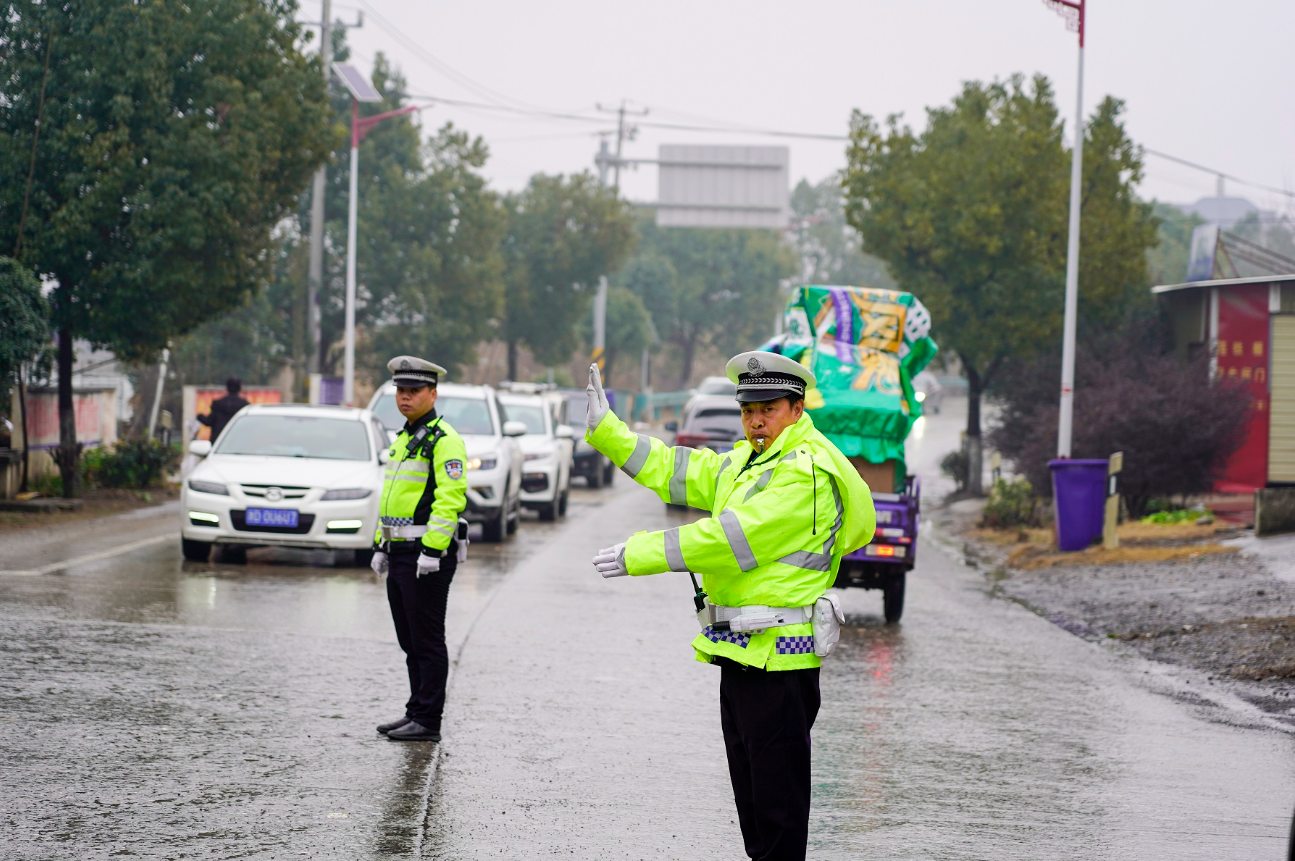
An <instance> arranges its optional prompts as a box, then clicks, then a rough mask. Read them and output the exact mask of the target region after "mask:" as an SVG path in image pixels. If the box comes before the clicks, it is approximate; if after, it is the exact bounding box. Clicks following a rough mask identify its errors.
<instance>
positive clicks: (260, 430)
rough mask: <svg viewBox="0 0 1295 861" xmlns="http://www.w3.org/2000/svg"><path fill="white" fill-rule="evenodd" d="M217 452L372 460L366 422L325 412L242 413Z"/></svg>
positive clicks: (225, 433) (227, 431)
mask: <svg viewBox="0 0 1295 861" xmlns="http://www.w3.org/2000/svg"><path fill="white" fill-rule="evenodd" d="M216 453H217V454H244V455H261V456H267V457H313V458H320V459H322V460H368V459H369V457H370V455H369V434H368V431H366V430H365V428H364V423H363V422H357V421H351V420H348V419H332V418H323V417H321V416H284V415H266V414H259V415H245V416H239V417H238V418H236V419H235V420H234V422H233V423H232V424H231V425H230V426H229V427H227V428H225V432H224V433H222V434H221V435H220V441H219V442H217V444H216Z"/></svg>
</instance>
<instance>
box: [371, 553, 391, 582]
mask: <svg viewBox="0 0 1295 861" xmlns="http://www.w3.org/2000/svg"><path fill="white" fill-rule="evenodd" d="M369 567H370V568H372V569H373V573H374V574H377V575H378V576H379V577H381V576H383V575H384V574H386V573H387V554H385V553H383V552H381V551H378V552H376V553H374V554H373V559H372V560H370V561H369Z"/></svg>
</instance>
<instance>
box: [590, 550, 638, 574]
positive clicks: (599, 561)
mask: <svg viewBox="0 0 1295 861" xmlns="http://www.w3.org/2000/svg"><path fill="white" fill-rule="evenodd" d="M594 567H595V568H597V569H598V573H599V574H601V575H603V577H604V578H607V577H624V576H626V575H627V574H629V573H630V572H629V571H627V570H625V542H623V541H622V542H621V543H620V544H617V545H616V546H615V547H607V548H605V549H603V550H599V551H598V554H597V555H596V556H594Z"/></svg>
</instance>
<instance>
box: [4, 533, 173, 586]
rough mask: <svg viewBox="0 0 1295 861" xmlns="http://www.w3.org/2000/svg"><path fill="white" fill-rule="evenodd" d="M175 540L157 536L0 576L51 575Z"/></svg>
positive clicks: (171, 537)
mask: <svg viewBox="0 0 1295 861" xmlns="http://www.w3.org/2000/svg"><path fill="white" fill-rule="evenodd" d="M174 538H175V536H174V535H155V536H154V537H152V538H145V539H143V540H141V541H132V542H131V543H129V544H122V545H120V546H118V547H112V548H110V549H108V550H100V551H99V552H98V553H91V554H89V555H88V556H78V557H76V558H75V559H67V560H65V561H63V562H51V563H50V564H48V565H42V566H41V567H39V568H31V569H28V570H26V571H4V570H0V576H9V577H40V576H41V575H43V574H49V573H51V572H54V571H58V570H60V569H62V568H71V567H72V566H74V565H83V564H85V563H86V562H95V561H97V560H99V559H107V558H109V557H111V556H120V555H121V554H122V553H129V552H131V551H132V550H139V549H140V548H142V547H151V546H152V545H154V544H161V543H162V542H163V541H171V540H173V539H174Z"/></svg>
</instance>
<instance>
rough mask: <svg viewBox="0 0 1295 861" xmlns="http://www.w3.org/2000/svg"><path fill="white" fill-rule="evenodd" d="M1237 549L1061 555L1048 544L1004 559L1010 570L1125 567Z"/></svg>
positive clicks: (1098, 549)
mask: <svg viewBox="0 0 1295 861" xmlns="http://www.w3.org/2000/svg"><path fill="white" fill-rule="evenodd" d="M1237 550H1238V548H1236V547H1225V546H1223V545H1222V544H1217V543H1211V544H1179V545H1172V546H1158V547H1136V546H1128V547H1117V548H1115V549H1114V550H1107V549H1106V548H1104V547H1102V546H1100V545H1097V546H1093V547H1089V548H1088V549H1087V550H1079V551H1076V552H1074V553H1062V552H1061V551H1059V550H1057V549H1056V547H1055V546H1053V545H1052V544H1051V542H1049V543H1048V544H1046V545H1040V544H1022V545H1021V546H1020V547H1018V548H1016V549H1015V550H1013V551H1012V552H1011V554H1009V555H1008V557H1007V564H1008V565H1009V566H1010V567H1012V568H1021V569H1025V570H1031V569H1037V568H1060V567H1073V566H1076V565H1127V564H1129V563H1134V562H1173V561H1190V560H1193V559H1199V558H1201V557H1202V556H1219V555H1225V554H1229V553H1236V552H1237Z"/></svg>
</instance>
